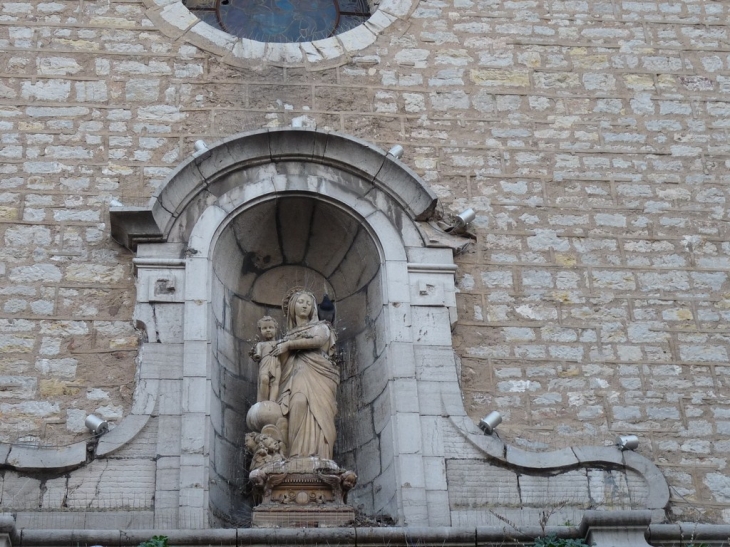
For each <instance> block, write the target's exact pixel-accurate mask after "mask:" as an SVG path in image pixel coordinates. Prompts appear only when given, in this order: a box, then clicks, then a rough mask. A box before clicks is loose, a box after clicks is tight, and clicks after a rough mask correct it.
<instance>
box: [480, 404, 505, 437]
mask: <svg viewBox="0 0 730 547" xmlns="http://www.w3.org/2000/svg"><path fill="white" fill-rule="evenodd" d="M501 423H502V415H501V414H500V413H499V412H497V411H496V410H494V411H492V412H490V413H489V414H487V415H486V416H485V417H484V418H482V419H481V420H479V429H481V430H482V431H484V434H485V435H491V434H492V433H494V430H495V429H496V428H497V426H498V425H499V424H501Z"/></svg>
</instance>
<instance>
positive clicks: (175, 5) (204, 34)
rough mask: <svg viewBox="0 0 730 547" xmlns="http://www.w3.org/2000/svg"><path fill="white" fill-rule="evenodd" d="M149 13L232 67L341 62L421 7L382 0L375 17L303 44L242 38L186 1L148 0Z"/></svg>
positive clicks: (173, 34)
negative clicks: (203, 18) (202, 16)
mask: <svg viewBox="0 0 730 547" xmlns="http://www.w3.org/2000/svg"><path fill="white" fill-rule="evenodd" d="M144 3H145V5H146V6H147V8H148V9H147V12H146V15H147V17H148V18H149V19H150V20H151V21H152V22H153V23H154V24H155V25H156V26H157V28H159V29H160V31H161V32H163V33H164V34H165V35H166V36H168V37H170V38H173V39H176V40H177V39H182V40H184V41H186V42H189V43H191V44H194V45H196V46H197V47H199V48H201V49H202V50H203V51H208V52H211V53H213V54H216V55H219V56H220V57H221V59H222V61H223V62H224V63H226V64H229V65H233V66H242V67H245V66H250V65H260V64H261V63H262V62H264V63H268V64H273V65H276V66H307V67H311V68H314V69H319V68H328V67H331V66H338V65H342V64H344V63H346V62H348V60H349V59H350V58H351V56H352V55H354V54H356V53H357V52H358V51H361V50H363V49H365V48H367V47H369V46H371V45H372V44H373V43H375V41H376V39H377V37H378V35H380V34H381V33H382V32H383V31H385V30H386V29H387V28H388V27H389V26H390V25H392V24H393V23H395V22H396V21H398V20H403V19H406V18H407V17H408V15H409V14H410V13H411V12H412V11H413V10H414V9H415V8H416V5H417V4H418V0H381V1H379V2H377V3H374V4H376V5H374V6H373V8H374V9H373V13H372V15H371V16H370V18H369V19H368V20H367V21H366V22H365V23H363V24H362V25H359V26H357V27H355V28H353V29H351V30H348V31H347V32H343V33H342V34H338V35H336V36H331V37H329V38H325V39H323V40H315V41H313V42H299V43H274V42H269V43H265V42H258V41H256V40H249V39H247V38H238V37H236V36H232V35H230V34H228V33H226V32H223V31H222V30H219V29H216V28H214V27H213V26H211V25H209V24H208V23H205V22H204V21H201V20H200V19H198V18H197V17H196V16H195V15H193V14H192V13H190V11H188V9H187V8H186V7H185V5H183V2H182V0H144Z"/></svg>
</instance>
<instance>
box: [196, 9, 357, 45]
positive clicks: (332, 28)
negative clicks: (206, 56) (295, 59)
mask: <svg viewBox="0 0 730 547" xmlns="http://www.w3.org/2000/svg"><path fill="white" fill-rule="evenodd" d="M183 3H184V4H185V6H187V8H188V9H189V10H190V11H191V12H192V13H193V14H195V15H196V16H197V17H198V18H200V19H201V20H202V21H205V22H206V23H208V24H209V25H212V26H213V27H215V28H218V29H220V30H222V31H224V32H227V33H228V34H233V35H234V36H239V37H241V38H248V39H249V40H256V41H259V42H312V41H314V40H323V39H325V38H329V37H330V36H334V35H335V34H340V33H342V32H345V31H348V30H350V29H352V28H354V27H356V26H358V25H361V24H362V23H364V22H365V21H367V20H368V18H369V17H370V6H369V5H368V1H367V0H183Z"/></svg>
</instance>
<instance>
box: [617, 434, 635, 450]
mask: <svg viewBox="0 0 730 547" xmlns="http://www.w3.org/2000/svg"><path fill="white" fill-rule="evenodd" d="M616 446H618V449H619V450H636V449H637V448H639V437H637V436H636V435H619V436H618V437H616Z"/></svg>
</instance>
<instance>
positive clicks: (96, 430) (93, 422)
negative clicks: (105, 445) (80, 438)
mask: <svg viewBox="0 0 730 547" xmlns="http://www.w3.org/2000/svg"><path fill="white" fill-rule="evenodd" d="M84 425H85V426H86V429H88V430H89V431H91V432H92V433H93V434H94V435H96V436H97V437H98V436H99V435H103V434H104V433H106V432H107V431H109V423H108V422H107V421H106V420H103V419H101V418H99V416H94V415H93V414H89V415H88V416H87V417H86V419H85V420H84Z"/></svg>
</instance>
